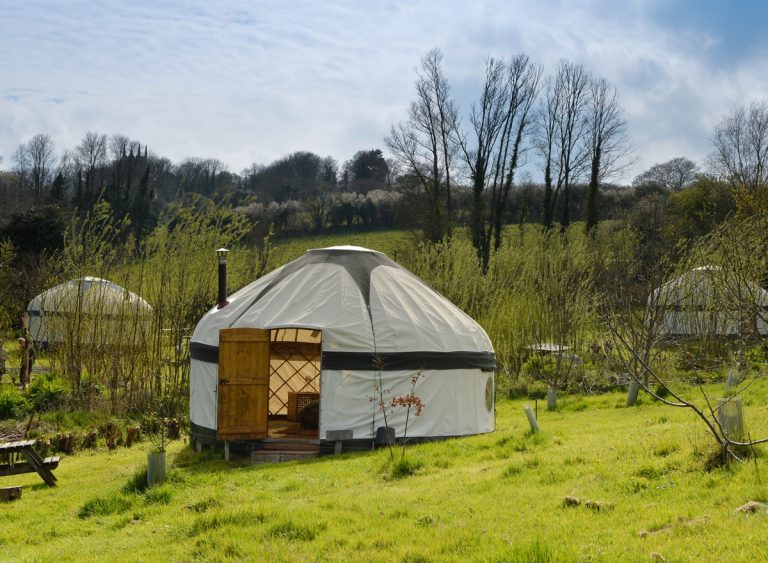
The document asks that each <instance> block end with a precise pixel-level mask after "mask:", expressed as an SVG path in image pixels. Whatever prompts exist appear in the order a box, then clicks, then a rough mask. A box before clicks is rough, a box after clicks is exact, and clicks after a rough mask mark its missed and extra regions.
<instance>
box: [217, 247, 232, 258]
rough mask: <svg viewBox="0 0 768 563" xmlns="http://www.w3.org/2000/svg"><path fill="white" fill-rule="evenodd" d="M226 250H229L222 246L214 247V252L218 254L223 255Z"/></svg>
mask: <svg viewBox="0 0 768 563" xmlns="http://www.w3.org/2000/svg"><path fill="white" fill-rule="evenodd" d="M227 252H229V250H228V249H226V248H224V247H223V246H222V247H221V248H218V249H216V254H218V255H219V256H224V255H225V254H226V253H227Z"/></svg>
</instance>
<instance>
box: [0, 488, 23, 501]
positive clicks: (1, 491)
mask: <svg viewBox="0 0 768 563" xmlns="http://www.w3.org/2000/svg"><path fill="white" fill-rule="evenodd" d="M20 498H21V487H2V488H0V501H1V502H10V501H12V500H17V499H20Z"/></svg>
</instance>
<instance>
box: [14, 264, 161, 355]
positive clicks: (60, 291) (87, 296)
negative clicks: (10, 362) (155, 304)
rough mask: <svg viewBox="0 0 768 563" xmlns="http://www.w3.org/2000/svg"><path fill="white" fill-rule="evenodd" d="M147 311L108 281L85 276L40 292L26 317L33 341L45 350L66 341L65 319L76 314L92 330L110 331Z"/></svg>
mask: <svg viewBox="0 0 768 563" xmlns="http://www.w3.org/2000/svg"><path fill="white" fill-rule="evenodd" d="M151 312H152V307H151V306H150V305H149V303H147V302H146V301H145V300H144V299H142V298H141V297H139V296H138V295H136V294H135V293H133V292H131V291H128V290H127V289H125V288H123V287H121V286H119V285H117V284H116V283H113V282H111V281H109V280H105V279H101V278H96V277H90V276H87V277H84V278H77V279H73V280H70V281H68V282H65V283H62V284H60V285H57V286H55V287H52V288H50V289H48V290H46V291H44V292H43V293H41V294H40V295H38V296H37V297H35V298H34V299H32V301H30V302H29V305H27V311H26V314H27V319H28V323H29V332H30V334H31V335H32V338H33V340H34V341H35V343H36V344H37V345H38V346H42V347H46V346H49V345H56V344H60V343H62V342H64V341H65V340H66V336H65V335H66V334H67V332H69V330H70V327H68V326H67V325H68V322H67V319H71V318H73V317H74V316H75V315H76V314H77V313H79V314H81V315H82V316H83V317H84V318H89V319H92V320H93V321H94V322H96V325H93V323H88V324H89V326H90V325H93V327H92V328H94V330H107V331H113V332H114V331H117V330H119V327H118V326H117V325H120V324H121V323H122V322H123V321H124V320H125V319H126V318H135V317H137V316H139V315H147V314H151ZM105 323H106V324H105ZM86 338H87V336H86Z"/></svg>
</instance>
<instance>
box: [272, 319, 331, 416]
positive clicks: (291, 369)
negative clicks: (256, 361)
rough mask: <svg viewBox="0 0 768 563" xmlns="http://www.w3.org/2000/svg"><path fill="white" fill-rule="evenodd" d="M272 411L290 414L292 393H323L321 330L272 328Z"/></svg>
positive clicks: (278, 413)
mask: <svg viewBox="0 0 768 563" xmlns="http://www.w3.org/2000/svg"><path fill="white" fill-rule="evenodd" d="M272 333H273V334H272V344H271V350H270V377H269V414H270V415H285V414H288V394H289V393H318V394H319V393H320V354H321V346H320V332H319V331H310V330H307V329H279V330H273V331H272Z"/></svg>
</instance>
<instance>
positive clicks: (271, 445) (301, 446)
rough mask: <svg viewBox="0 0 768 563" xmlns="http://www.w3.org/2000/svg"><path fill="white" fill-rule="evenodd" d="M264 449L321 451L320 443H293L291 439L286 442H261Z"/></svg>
mask: <svg viewBox="0 0 768 563" xmlns="http://www.w3.org/2000/svg"><path fill="white" fill-rule="evenodd" d="M261 449H262V450H271V451H286V450H290V451H293V452H319V451H320V444H307V443H301V442H299V443H293V442H289V441H285V442H263V443H262V444H261Z"/></svg>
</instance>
